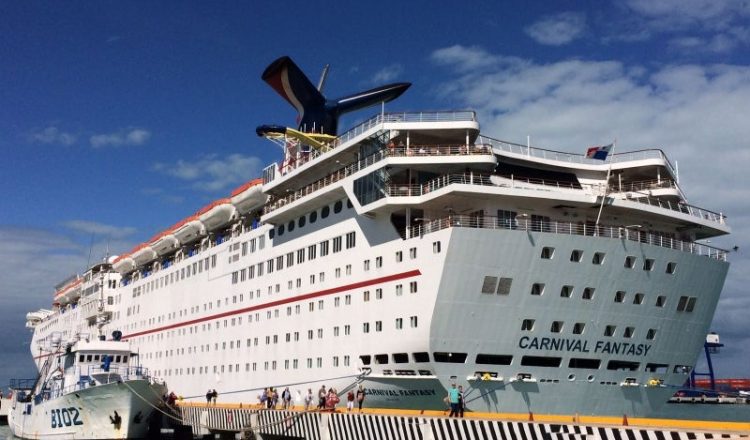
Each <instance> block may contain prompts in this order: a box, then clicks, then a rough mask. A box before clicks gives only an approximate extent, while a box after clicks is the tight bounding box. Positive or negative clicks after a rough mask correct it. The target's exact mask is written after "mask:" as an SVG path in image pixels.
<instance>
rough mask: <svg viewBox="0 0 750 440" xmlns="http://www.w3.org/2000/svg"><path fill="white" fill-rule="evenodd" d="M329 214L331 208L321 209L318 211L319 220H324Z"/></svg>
mask: <svg viewBox="0 0 750 440" xmlns="http://www.w3.org/2000/svg"><path fill="white" fill-rule="evenodd" d="M330 213H331V208H329V207H328V206H324V207H323V209H321V210H320V218H326V217H328V214H330Z"/></svg>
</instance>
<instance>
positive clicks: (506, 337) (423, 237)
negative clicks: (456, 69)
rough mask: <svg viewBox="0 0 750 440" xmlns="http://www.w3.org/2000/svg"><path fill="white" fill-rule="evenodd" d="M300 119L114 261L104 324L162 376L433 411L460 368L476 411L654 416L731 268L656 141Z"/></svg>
mask: <svg viewBox="0 0 750 440" xmlns="http://www.w3.org/2000/svg"><path fill="white" fill-rule="evenodd" d="M277 63H278V62H277ZM272 66H273V65H272ZM269 69H270V68H269ZM269 82H270V81H269ZM280 84H284V82H283V81H282V82H281V83H280ZM280 93H281V92H280ZM389 93H390V92H389ZM287 100H289V101H290V103H293V101H299V99H289V98H287ZM303 104H304V103H303ZM334 126H335V124H334ZM306 128H309V127H300V128H299V130H283V129H280V128H279V127H268V126H266V127H261V128H259V130H258V131H259V134H261V135H264V136H267V137H270V138H272V139H273V140H274V141H276V142H278V143H280V144H281V145H282V146H283V147H284V149H285V156H284V160H283V161H282V162H281V163H278V164H273V165H271V166H269V167H267V168H266V169H265V170H264V173H263V177H262V178H261V179H256V180H252V181H250V182H248V183H247V184H245V185H243V186H241V187H240V188H238V189H237V190H235V191H234V192H232V194H231V195H230V196H229V197H227V198H224V199H220V200H217V201H215V202H213V203H211V204H210V205H208V206H206V207H204V208H203V209H201V210H199V211H198V212H196V213H195V214H194V215H192V216H190V217H187V218H186V219H184V220H182V221H180V222H178V223H176V224H175V225H173V226H171V227H169V228H167V229H166V230H164V231H162V232H160V233H158V234H156V235H155V236H154V237H152V238H151V239H150V240H149V241H147V242H146V243H143V244H141V245H139V246H137V247H136V248H135V249H133V250H132V251H131V252H129V253H128V254H126V255H123V256H120V257H118V258H117V259H115V260H114V261H113V263H112V266H111V267H112V271H113V272H116V274H113V277H112V280H115V283H116V286H114V288H113V289H112V290H108V291H106V294H105V295H104V296H103V299H102V300H103V301H104V302H106V304H107V307H106V310H108V311H109V312H110V313H109V314H108V315H107V316H106V319H103V320H102V321H101V322H102V323H103V326H104V328H105V329H106V330H122V332H123V333H124V336H123V337H124V339H127V340H129V341H130V342H131V343H132V344H133V345H134V347H137V350H138V351H139V352H140V357H141V362H142V363H143V364H144V365H146V366H148V367H149V368H150V370H151V371H152V373H153V374H154V375H155V376H157V377H160V378H163V379H164V380H166V381H167V382H168V384H169V385H170V388H172V389H174V390H176V391H177V392H178V393H179V394H181V395H183V396H186V397H187V398H189V399H190V398H192V399H196V400H199V399H203V396H204V394H205V391H206V389H217V390H218V391H219V393H220V396H221V400H222V401H237V402H256V401H257V395H258V394H259V393H260V391H261V390H262V389H264V388H266V387H269V386H272V387H285V386H289V387H290V389H292V390H293V393H295V398H296V399H301V395H304V394H305V393H306V392H307V390H308V389H313V390H317V389H318V388H320V387H321V385H324V386H326V387H331V386H333V387H335V388H337V390H338V391H339V392H344V391H346V390H348V389H350V388H352V387H355V386H358V385H363V386H364V387H365V389H366V390H367V393H368V395H367V401H368V406H371V407H382V408H413V409H442V408H444V403H443V397H444V396H445V394H446V390H447V389H448V388H450V387H451V385H452V384H453V383H457V384H461V385H463V386H464V388H465V389H466V392H465V395H466V404H467V407H468V408H469V409H470V410H475V411H487V412H501V413H526V412H534V413H546V414H574V413H578V414H600V415H622V414H630V415H638V416H646V417H649V416H652V417H657V416H659V415H660V414H663V412H661V411H663V408H664V405H666V402H667V401H668V399H669V398H670V396H671V395H672V394H673V393H674V391H675V388H674V387H676V386H680V385H682V384H683V383H684V382H685V380H686V379H687V378H688V375H689V373H690V372H691V370H692V368H693V366H694V364H695V362H696V359H697V356H698V354H699V352H700V349H701V347H702V345H703V341H704V338H705V335H706V334H707V332H708V326H709V324H710V322H711V319H712V317H713V314H714V311H715V308H716V304H717V301H718V298H719V294H720V292H721V288H722V286H723V283H724V279H725V276H726V273H727V269H728V263H727V261H726V257H727V253H726V251H724V250H721V249H717V248H714V247H711V246H708V245H706V244H700V243H699V242H698V240H701V239H706V238H711V237H715V236H719V235H723V234H727V233H729V227H728V226H727V224H726V221H725V217H724V216H723V215H722V214H720V213H717V212H713V211H709V210H706V209H703V208H698V207H696V206H693V205H691V204H689V203H688V201H687V199H686V197H685V195H684V193H683V191H682V189H681V188H680V186H679V183H678V180H677V173H676V171H675V169H674V167H673V166H672V164H671V163H670V161H669V160H668V159H667V157H666V156H665V155H664V153H663V152H662V151H661V150H658V149H649V150H640V151H633V152H628V153H619V154H614V155H613V156H611V157H610V158H608V159H607V160H606V161H602V160H596V159H589V158H586V157H585V156H583V155H577V154H570V153H563V152H557V151H551V150H546V149H540V148H534V147H530V146H524V145H518V144H514V143H509V142H504V141H500V140H496V139H494V138H490V137H486V136H484V135H483V134H481V133H480V130H479V122H478V120H477V117H476V115H475V114H474V112H471V111H449V112H419V113H385V112H381V113H379V114H377V115H375V116H373V117H372V118H370V119H367V120H366V121H364V122H362V123H361V124H358V125H356V126H355V127H353V128H352V129H350V130H349V131H347V132H345V133H344V134H341V135H337V136H334V135H332V134H331V133H330V132H326V130H323V129H322V128H321V129H319V130H317V131H315V130H307V129H306ZM311 131H312V132H311ZM607 176H609V179H607ZM600 211H601V215H599V213H600ZM597 219H598V220H597ZM66 295H67V294H66ZM66 297H67V296H66ZM73 304H75V301H74V300H73V301H71V302H70V304H68V305H64V304H63V303H60V305H59V307H58V308H57V309H56V310H55V311H54V312H52V313H51V314H48V315H46V316H44V317H42V318H41V319H40V320H39V321H38V322H35V330H36V331H35V335H34V341H35V342H34V344H37V343H38V342H37V341H44V340H47V339H48V338H50V337H51V335H52V334H53V333H54V332H55V331H59V330H58V328H59V327H60V325H61V323H62V321H61V320H62V319H64V317H65V316H66V314H68V313H70V311H71V308H72V305H73ZM63 311H65V312H64V313H63ZM84 315H85V316H84ZM80 318H87V319H88V321H85V322H87V323H91V321H90V319H91V317H90V316H88V313H84V314H82V315H79V320H78V321H77V322H79V323H80V322H83V321H81V320H80ZM53 322H54V324H53ZM79 325H80V324H79ZM32 349H33V348H32Z"/></svg>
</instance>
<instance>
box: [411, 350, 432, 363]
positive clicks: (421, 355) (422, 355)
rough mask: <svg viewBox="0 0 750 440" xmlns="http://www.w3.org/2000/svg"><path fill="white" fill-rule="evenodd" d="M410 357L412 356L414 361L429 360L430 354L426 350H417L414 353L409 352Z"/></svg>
mask: <svg viewBox="0 0 750 440" xmlns="http://www.w3.org/2000/svg"><path fill="white" fill-rule="evenodd" d="M411 356H412V358H414V362H419V363H422V362H430V354H429V353H427V352H426V351H418V352H416V353H412V354H411Z"/></svg>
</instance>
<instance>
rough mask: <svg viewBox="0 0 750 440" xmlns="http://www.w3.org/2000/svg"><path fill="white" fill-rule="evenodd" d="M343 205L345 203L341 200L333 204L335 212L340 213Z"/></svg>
mask: <svg viewBox="0 0 750 440" xmlns="http://www.w3.org/2000/svg"><path fill="white" fill-rule="evenodd" d="M342 207H343V204H342V203H341V200H339V201H338V202H336V203H334V204H333V213H334V214H338V213H339V212H341V208H342Z"/></svg>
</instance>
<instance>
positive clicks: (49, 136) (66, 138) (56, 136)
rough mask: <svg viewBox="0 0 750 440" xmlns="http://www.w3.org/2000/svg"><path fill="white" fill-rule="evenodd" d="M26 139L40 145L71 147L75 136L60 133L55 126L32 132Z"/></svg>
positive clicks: (75, 138)
mask: <svg viewBox="0 0 750 440" xmlns="http://www.w3.org/2000/svg"><path fill="white" fill-rule="evenodd" d="M28 139H29V141H30V142H33V143H40V144H60V145H73V144H74V143H75V142H76V140H77V136H76V135H74V134H72V133H67V132H64V131H61V130H60V129H59V128H57V127H55V126H49V127H47V128H43V129H35V130H32V131H31V133H29V135H28Z"/></svg>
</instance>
